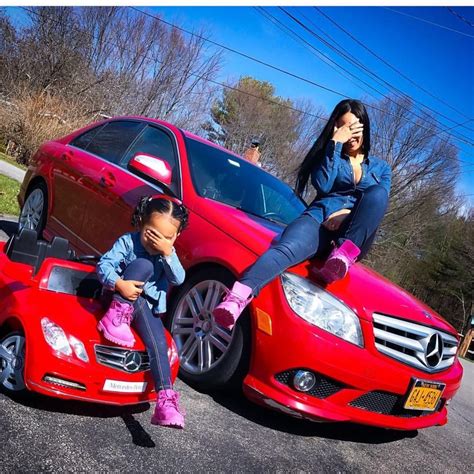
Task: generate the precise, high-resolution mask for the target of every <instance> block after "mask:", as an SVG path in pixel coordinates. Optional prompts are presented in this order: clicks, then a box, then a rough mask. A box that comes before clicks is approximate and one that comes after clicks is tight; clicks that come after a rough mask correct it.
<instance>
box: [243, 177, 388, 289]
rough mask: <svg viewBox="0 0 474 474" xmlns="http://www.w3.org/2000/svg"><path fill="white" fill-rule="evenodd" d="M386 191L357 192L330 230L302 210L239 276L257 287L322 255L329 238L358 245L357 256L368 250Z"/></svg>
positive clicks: (383, 208)
mask: <svg viewBox="0 0 474 474" xmlns="http://www.w3.org/2000/svg"><path fill="white" fill-rule="evenodd" d="M387 204H388V195H387V191H386V190H385V189H384V188H383V187H382V186H379V185H375V186H370V187H369V188H367V189H366V190H365V191H363V192H362V191H359V192H358V200H357V202H356V204H355V206H354V208H353V209H352V212H351V213H350V214H349V216H348V217H347V218H346V219H345V220H344V222H343V223H342V225H341V227H340V228H339V229H338V230H337V231H334V232H331V231H329V230H327V229H326V228H325V227H324V226H323V225H321V222H318V221H317V220H316V219H315V218H314V217H312V216H311V215H309V214H307V213H306V212H304V213H303V214H302V215H301V216H300V217H298V218H297V219H295V220H294V221H293V222H292V223H291V224H289V225H288V226H287V227H286V229H285V230H284V231H283V232H282V234H281V236H280V238H279V240H278V241H277V242H275V243H274V244H272V246H271V247H270V248H269V249H268V250H267V251H266V252H265V253H264V254H263V255H262V256H261V257H260V258H259V259H257V261H256V262H255V263H254V264H253V265H251V266H250V267H249V268H248V269H247V270H246V271H245V273H244V274H243V276H242V278H241V279H240V280H239V281H240V283H242V284H244V285H247V286H249V287H250V288H252V293H253V294H254V295H257V294H258V293H259V291H260V290H261V289H262V288H263V287H264V286H265V285H266V284H267V283H269V282H270V281H272V280H273V279H274V278H275V277H277V276H278V275H280V274H281V273H282V272H284V271H285V270H286V269H287V268H289V267H291V266H293V265H296V264H297V263H300V262H303V261H304V260H307V259H308V258H312V257H315V256H317V257H326V256H327V254H328V253H329V251H330V250H331V241H335V242H336V243H337V245H338V246H339V245H341V244H342V243H343V242H344V240H351V241H352V242H353V243H354V244H356V245H357V246H358V247H359V248H360V249H361V254H360V256H359V259H361V258H363V257H364V256H365V255H366V254H367V252H368V251H369V248H370V246H371V245H372V242H373V241H374V238H375V234H376V232H377V228H378V227H379V225H380V223H381V222H382V219H383V216H384V214H385V211H386V209H387Z"/></svg>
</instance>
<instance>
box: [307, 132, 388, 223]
mask: <svg viewBox="0 0 474 474" xmlns="http://www.w3.org/2000/svg"><path fill="white" fill-rule="evenodd" d="M361 166H362V177H361V179H360V181H359V182H358V183H357V185H356V184H355V182H354V172H353V168H352V165H351V163H350V159H349V156H347V155H345V154H343V153H342V143H340V142H337V143H336V142H334V141H333V140H329V143H328V145H327V147H326V153H325V155H324V158H323V160H322V161H321V163H318V165H317V166H316V167H315V168H314V169H313V171H312V173H311V183H312V184H313V186H314V187H315V188H316V191H317V192H318V194H317V196H316V199H314V201H313V202H312V203H311V204H310V205H309V207H308V209H307V210H306V211H305V213H307V214H310V215H311V216H312V217H314V218H315V219H316V220H317V221H318V222H324V221H325V220H326V219H327V218H328V217H329V216H330V215H331V214H332V213H334V212H336V211H339V210H341V209H352V208H353V207H354V204H355V203H356V201H357V199H358V197H359V195H360V194H361V192H363V191H365V190H366V189H367V188H368V187H370V186H374V185H380V186H382V187H383V188H384V189H385V190H386V191H387V194H389V193H390V184H391V176H392V172H391V170H390V166H389V164H388V163H387V162H386V161H384V160H381V159H380V158H375V157H370V158H366V159H365V160H364V161H363V162H362V165H361Z"/></svg>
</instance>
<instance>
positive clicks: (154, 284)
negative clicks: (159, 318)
mask: <svg viewBox="0 0 474 474" xmlns="http://www.w3.org/2000/svg"><path fill="white" fill-rule="evenodd" d="M137 258H146V259H147V260H150V261H151V262H152V263H153V266H154V268H155V273H154V275H153V276H152V277H151V278H150V279H149V280H148V281H147V282H146V283H145V285H144V286H143V294H144V295H145V299H146V300H147V302H148V305H149V307H150V308H151V309H152V311H153V312H154V313H156V314H159V313H164V312H165V311H166V292H167V291H168V287H169V284H171V285H181V283H183V281H184V276H185V272H184V268H183V266H182V265H181V262H180V261H179V258H178V256H177V255H176V252H175V250H174V249H173V253H172V254H171V255H170V256H169V257H164V256H162V255H150V254H149V253H148V252H147V251H146V250H145V248H144V247H143V245H142V244H141V242H140V232H130V233H127V234H124V235H122V236H121V237H119V238H118V240H117V241H116V242H115V243H114V245H113V246H112V248H111V249H110V250H109V251H108V252H106V253H104V255H102V257H101V259H100V260H99V262H98V263H97V276H98V278H99V280H100V282H101V283H102V284H103V285H104V286H105V287H106V288H107V289H110V290H113V289H114V288H115V282H116V281H117V280H118V278H119V277H120V275H122V273H123V271H124V270H125V268H126V266H127V265H128V264H129V263H131V262H132V261H133V260H135V259H137Z"/></svg>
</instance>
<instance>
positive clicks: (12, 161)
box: [0, 151, 26, 170]
mask: <svg viewBox="0 0 474 474" xmlns="http://www.w3.org/2000/svg"><path fill="white" fill-rule="evenodd" d="M0 160H3V161H6V162H7V163H10V164H11V165H13V166H16V167H17V168H20V169H21V170H26V166H24V165H20V163H18V162H17V161H16V160H15V158H12V157H11V156H8V155H5V153H2V152H1V151H0Z"/></svg>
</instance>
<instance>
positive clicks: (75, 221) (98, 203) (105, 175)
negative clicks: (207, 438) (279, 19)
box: [17, 117, 462, 430]
mask: <svg viewBox="0 0 474 474" xmlns="http://www.w3.org/2000/svg"><path fill="white" fill-rule="evenodd" d="M116 120H137V121H143V122H144V123H147V124H149V125H152V126H155V127H160V128H161V129H162V130H165V131H166V133H168V134H169V136H171V137H172V140H173V144H174V150H175V153H176V156H177V161H178V166H179V182H178V183H177V185H176V186H175V189H174V192H175V194H176V195H177V196H178V197H179V198H180V199H182V200H183V202H184V204H185V205H186V207H187V208H188V209H189V211H190V219H189V228H188V229H186V230H185V231H184V232H183V233H182V235H181V236H180V237H179V238H178V240H177V242H176V248H177V252H178V254H179V256H180V259H181V261H182V262H183V265H184V266H185V268H186V270H187V275H188V278H191V277H192V275H194V274H195V272H196V271H199V270H200V269H203V268H206V269H215V268H225V269H227V270H228V271H230V272H231V273H232V274H233V275H234V276H237V275H239V274H240V273H241V272H242V271H243V270H244V269H245V268H246V267H248V266H249V265H250V264H251V263H253V262H254V261H255V259H256V258H257V256H258V255H260V254H262V253H263V252H264V251H265V250H266V249H267V248H268V246H269V244H270V242H271V241H272V239H273V238H274V237H275V235H276V233H277V232H276V231H275V230H272V229H271V228H269V226H266V225H262V222H261V219H260V220H259V219H255V218H254V217H253V216H251V215H249V214H248V213H246V212H243V211H242V210H239V209H238V208H236V207H233V206H230V205H228V204H224V203H222V202H218V201H216V200H214V199H212V198H208V197H203V196H202V195H200V194H199V193H198V192H197V191H196V188H195V185H194V184H193V177H192V175H191V170H190V161H189V156H188V152H187V148H186V138H185V137H187V138H192V139H195V140H198V141H199V142H200V143H203V144H205V145H206V146H208V147H212V148H218V149H220V150H224V149H222V148H220V147H218V146H217V145H215V144H212V143H211V142H208V141H206V140H204V139H202V138H200V137H196V136H194V135H192V134H190V133H189V132H186V131H182V130H180V129H178V128H177V127H175V126H173V125H171V124H169V123H165V122H162V121H159V120H153V119H147V118H143V117H122V118H115V119H112V121H116ZM108 122H109V121H105V122H104V123H108ZM96 126H97V124H93V125H91V126H89V127H86V128H84V129H82V130H78V131H76V132H74V133H72V134H70V135H68V136H67V137H64V138H62V139H59V140H55V141H51V142H48V143H46V144H44V145H43V146H42V147H41V148H40V150H39V151H38V152H37V154H36V156H35V157H34V159H33V160H32V162H31V164H30V166H29V168H28V171H27V174H26V177H25V179H24V182H23V184H22V187H21V191H20V194H19V198H18V200H19V203H20V206H21V207H23V204H24V202H25V199H26V197H27V195H28V191H29V189H31V186H33V185H34V184H35V183H37V182H38V180H42V181H43V182H44V183H45V184H46V186H47V190H48V219H47V224H46V229H45V232H44V235H45V236H46V237H47V238H51V237H52V236H54V235H60V236H62V237H65V238H67V239H69V241H70V242H71V244H72V245H73V247H74V248H75V249H76V250H77V251H78V252H79V253H86V254H90V253H96V254H100V253H102V252H104V251H106V250H107V249H108V248H109V247H110V246H111V244H112V243H113V242H114V241H115V240H116V238H117V237H118V236H119V235H121V234H122V233H124V232H127V231H131V230H132V229H131V227H130V224H129V220H130V215H131V213H132V210H133V208H134V206H135V204H136V203H137V201H138V199H139V197H140V196H142V195H144V194H154V193H156V190H157V187H156V185H153V184H150V183H149V182H148V181H146V179H143V177H140V176H136V175H134V174H133V173H132V172H130V170H126V169H123V168H121V167H120V166H118V165H116V164H114V163H111V162H108V161H106V160H104V159H102V158H98V157H96V156H95V155H92V154H90V153H88V152H86V151H83V150H80V149H78V148H76V147H72V146H70V145H69V143H70V142H71V140H73V139H74V138H76V137H78V136H80V135H81V134H83V133H84V132H85V131H86V130H89V129H92V128H93V127H96ZM212 148H210V149H212ZM225 151H226V152H227V153H230V152H228V151H227V150H225ZM232 156H234V155H232ZM235 156H236V155H235ZM177 169H178V168H176V167H175V170H174V172H176V171H177ZM257 170H258V171H257ZM257 172H259V173H262V172H263V171H261V170H260V169H258V168H257V167H255V173H257ZM101 180H102V181H103V183H102V184H101ZM104 181H105V183H104ZM242 186H243V187H245V183H242ZM317 265H319V264H318V263H317V262H314V261H307V262H303V263H302V264H300V265H297V266H295V267H293V268H291V269H290V270H289V271H290V272H292V273H294V274H297V275H300V276H302V277H303V278H305V279H307V280H308V281H310V282H313V283H315V284H318V285H320V284H321V283H320V282H319V281H318V279H317V277H316V276H315V274H314V273H313V270H314V269H315V268H316V266H317ZM326 290H327V292H329V293H330V294H331V295H333V296H335V297H336V298H337V299H338V300H340V301H341V302H343V303H344V304H345V305H346V306H347V307H348V308H350V309H351V310H352V311H353V312H354V313H355V314H356V315H357V317H358V319H359V321H360V327H361V330H362V335H363V341H364V344H363V347H359V346H357V345H355V344H352V343H350V342H347V341H346V340H344V339H341V338H339V337H337V336H335V335H333V334H331V333H330V332H327V331H325V330H323V329H321V328H319V327H318V326H315V325H313V324H310V323H308V322H307V321H306V320H304V319H302V318H301V317H299V316H298V315H297V314H295V312H294V311H293V310H292V309H291V308H290V306H289V303H288V302H287V299H286V297H285V294H284V291H283V287H282V283H281V280H280V278H276V279H275V280H273V281H272V282H271V283H270V284H268V285H267V286H266V287H265V288H264V289H263V290H262V291H261V293H260V295H259V296H258V297H257V298H255V299H254V300H253V302H252V303H251V305H250V308H249V312H250V320H251V325H250V332H251V334H250V336H251V347H250V348H249V350H250V367H249V369H248V373H247V375H246V377H245V378H244V380H243V388H244V393H245V394H246V396H247V397H248V398H250V399H251V400H253V401H255V402H257V403H259V404H262V405H265V406H268V407H270V408H274V409H277V410H281V411H283V412H286V413H289V414H290V415H292V416H296V417H302V418H308V419H311V420H314V421H353V422H357V423H363V424H369V425H374V426H380V427H385V428H394V429H402V430H412V429H417V428H424V427H428V426H433V425H443V424H445V423H446V422H447V402H448V401H449V400H450V399H451V398H452V397H453V396H454V395H455V393H456V391H457V390H458V389H459V386H460V383H461V378H462V366H461V364H460V363H459V361H458V360H457V357H455V356H453V358H452V359H453V362H452V364H451V365H450V366H449V367H447V368H446V369H444V370H441V371H437V372H434V373H430V372H427V371H426V370H420V369H419V368H416V367H413V366H411V365H409V364H406V363H403V362H401V361H399V360H396V359H394V358H393V357H389V356H387V355H386V354H384V353H382V352H381V351H380V350H379V349H377V346H376V341H375V336H374V334H375V329H374V314H375V313H377V314H381V315H388V316H390V317H393V318H396V320H397V321H401V322H402V323H403V324H407V323H416V324H419V325H421V326H423V327H430V328H434V329H435V330H436V331H438V332H439V333H440V334H447V335H450V337H451V338H452V339H454V338H456V339H457V335H456V331H455V330H454V328H453V327H452V326H451V325H449V324H448V323H447V322H446V321H445V320H444V319H443V318H442V317H441V316H439V315H438V314H436V313H435V312H434V311H433V310H432V309H430V308H429V307H427V306H426V305H424V304H423V303H422V302H420V301H418V300H416V299H415V298H414V297H413V296H412V295H410V294H408V293H407V292H405V291H404V290H402V289H401V288H399V287H397V286H396V285H394V284H393V283H391V282H390V281H388V280H386V279H385V278H383V277H381V276H380V275H378V274H377V273H376V272H374V271H371V270H369V269H368V268H366V267H364V266H363V265H362V264H356V265H355V266H354V267H353V268H352V269H351V272H350V274H349V275H348V276H347V277H346V278H344V279H343V280H341V281H338V282H335V283H333V284H331V285H329V286H328V287H327V288H326ZM35 291H36V292H37V290H35ZM32 294H33V293H32ZM34 294H35V295H36V294H37V293H34ZM175 294H176V292H175V291H173V292H172V293H171V295H170V300H171V301H172V300H173V297H174V295H175ZM41 297H43V298H44V299H45V301H46V299H47V300H48V307H50V306H53V307H54V305H51V303H49V299H50V296H49V295H48V296H44V295H42V296H41ZM38 298H39V296H38ZM30 301H31V300H30ZM37 301H38V300H36V299H35V305H37V304H38V303H37ZM22 311H26V307H25V308H23V309H22V310H21V312H22ZM93 311H94V310H93V308H92V309H91V311H90V312H91V314H92V313H93ZM82 312H84V311H82ZM17 314H20V312H18V311H17ZM84 318H89V319H92V316H91V315H88V316H86V315H84ZM92 323H93V321H92V320H91V326H93V324H92ZM22 324H23V320H22ZM24 327H25V330H26V331H27V332H28V331H30V329H29V325H28V323H26V322H25V323H24ZM71 330H72V329H71ZM88 330H89V331H91V332H94V330H93V329H90V328H89V329H88ZM35 337H36V338H37V339H39V340H41V337H39V336H38V335H36V336H35ZM91 337H92V336H91ZM94 337H98V336H94ZM38 344H41V343H40V342H39V343H38ZM43 350H44V353H45V355H44V357H45V359H46V360H45V361H44V364H41V365H42V366H43V365H45V366H46V365H47V366H49V367H50V369H49V370H53V369H54V370H59V368H58V369H56V368H57V367H60V366H61V367H62V366H63V365H64V364H62V362H61V361H59V360H57V359H55V358H54V357H52V356H51V355H50V354H49V353H48V351H46V350H45V348H44V344H43ZM449 350H450V352H451V353H454V352H455V350H456V347H455V346H454V347H451V348H450V349H449ZM99 369H100V370H102V371H103V370H104V368H102V367H100V368H98V369H97V370H98V371H99ZM295 369H308V370H311V371H313V372H314V373H315V374H316V375H317V377H318V383H319V384H322V383H326V384H327V385H328V386H330V387H331V386H332V387H333V388H332V389H331V390H332V392H331V393H329V395H325V396H313V395H311V394H310V393H307V392H300V391H298V390H296V389H295V388H294V387H293V386H292V382H291V377H290V379H289V381H288V382H285V380H284V379H282V378H281V377H280V376H278V374H282V373H291V374H293V372H294V370H295ZM30 370H32V369H30ZM35 370H39V369H35ZM288 371H293V372H288ZM96 376H97V377H99V375H98V373H97V374H96ZM104 376H105V375H104ZM104 376H102V378H104ZM278 377H280V378H278ZM414 379H421V380H424V381H434V382H439V383H442V384H445V385H446V387H445V389H444V392H443V394H442V399H441V400H440V402H439V404H438V406H437V408H436V410H435V411H434V412H420V411H413V410H412V411H410V410H406V409H404V408H403V407H402V406H401V404H403V402H404V401H405V399H406V397H407V394H408V393H409V391H410V388H411V385H412V383H413V380H414ZM282 380H283V381H282ZM331 384H332V385H331ZM331 390H330V391H331ZM97 396H98V395H97ZM360 397H362V399H361V398H360ZM364 397H366V398H364ZM367 397H368V398H367ZM360 400H363V403H362V402H360ZM387 400H388V401H389V402H390V403H392V402H393V403H392V405H393V407H392V408H391V410H390V412H387V410H385V409H384V408H381V407H380V406H381V405H380V404H382V405H383V403H384V402H385V401H387ZM361 404H362V406H361ZM374 404H375V405H374ZM397 410H398V411H397Z"/></svg>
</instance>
